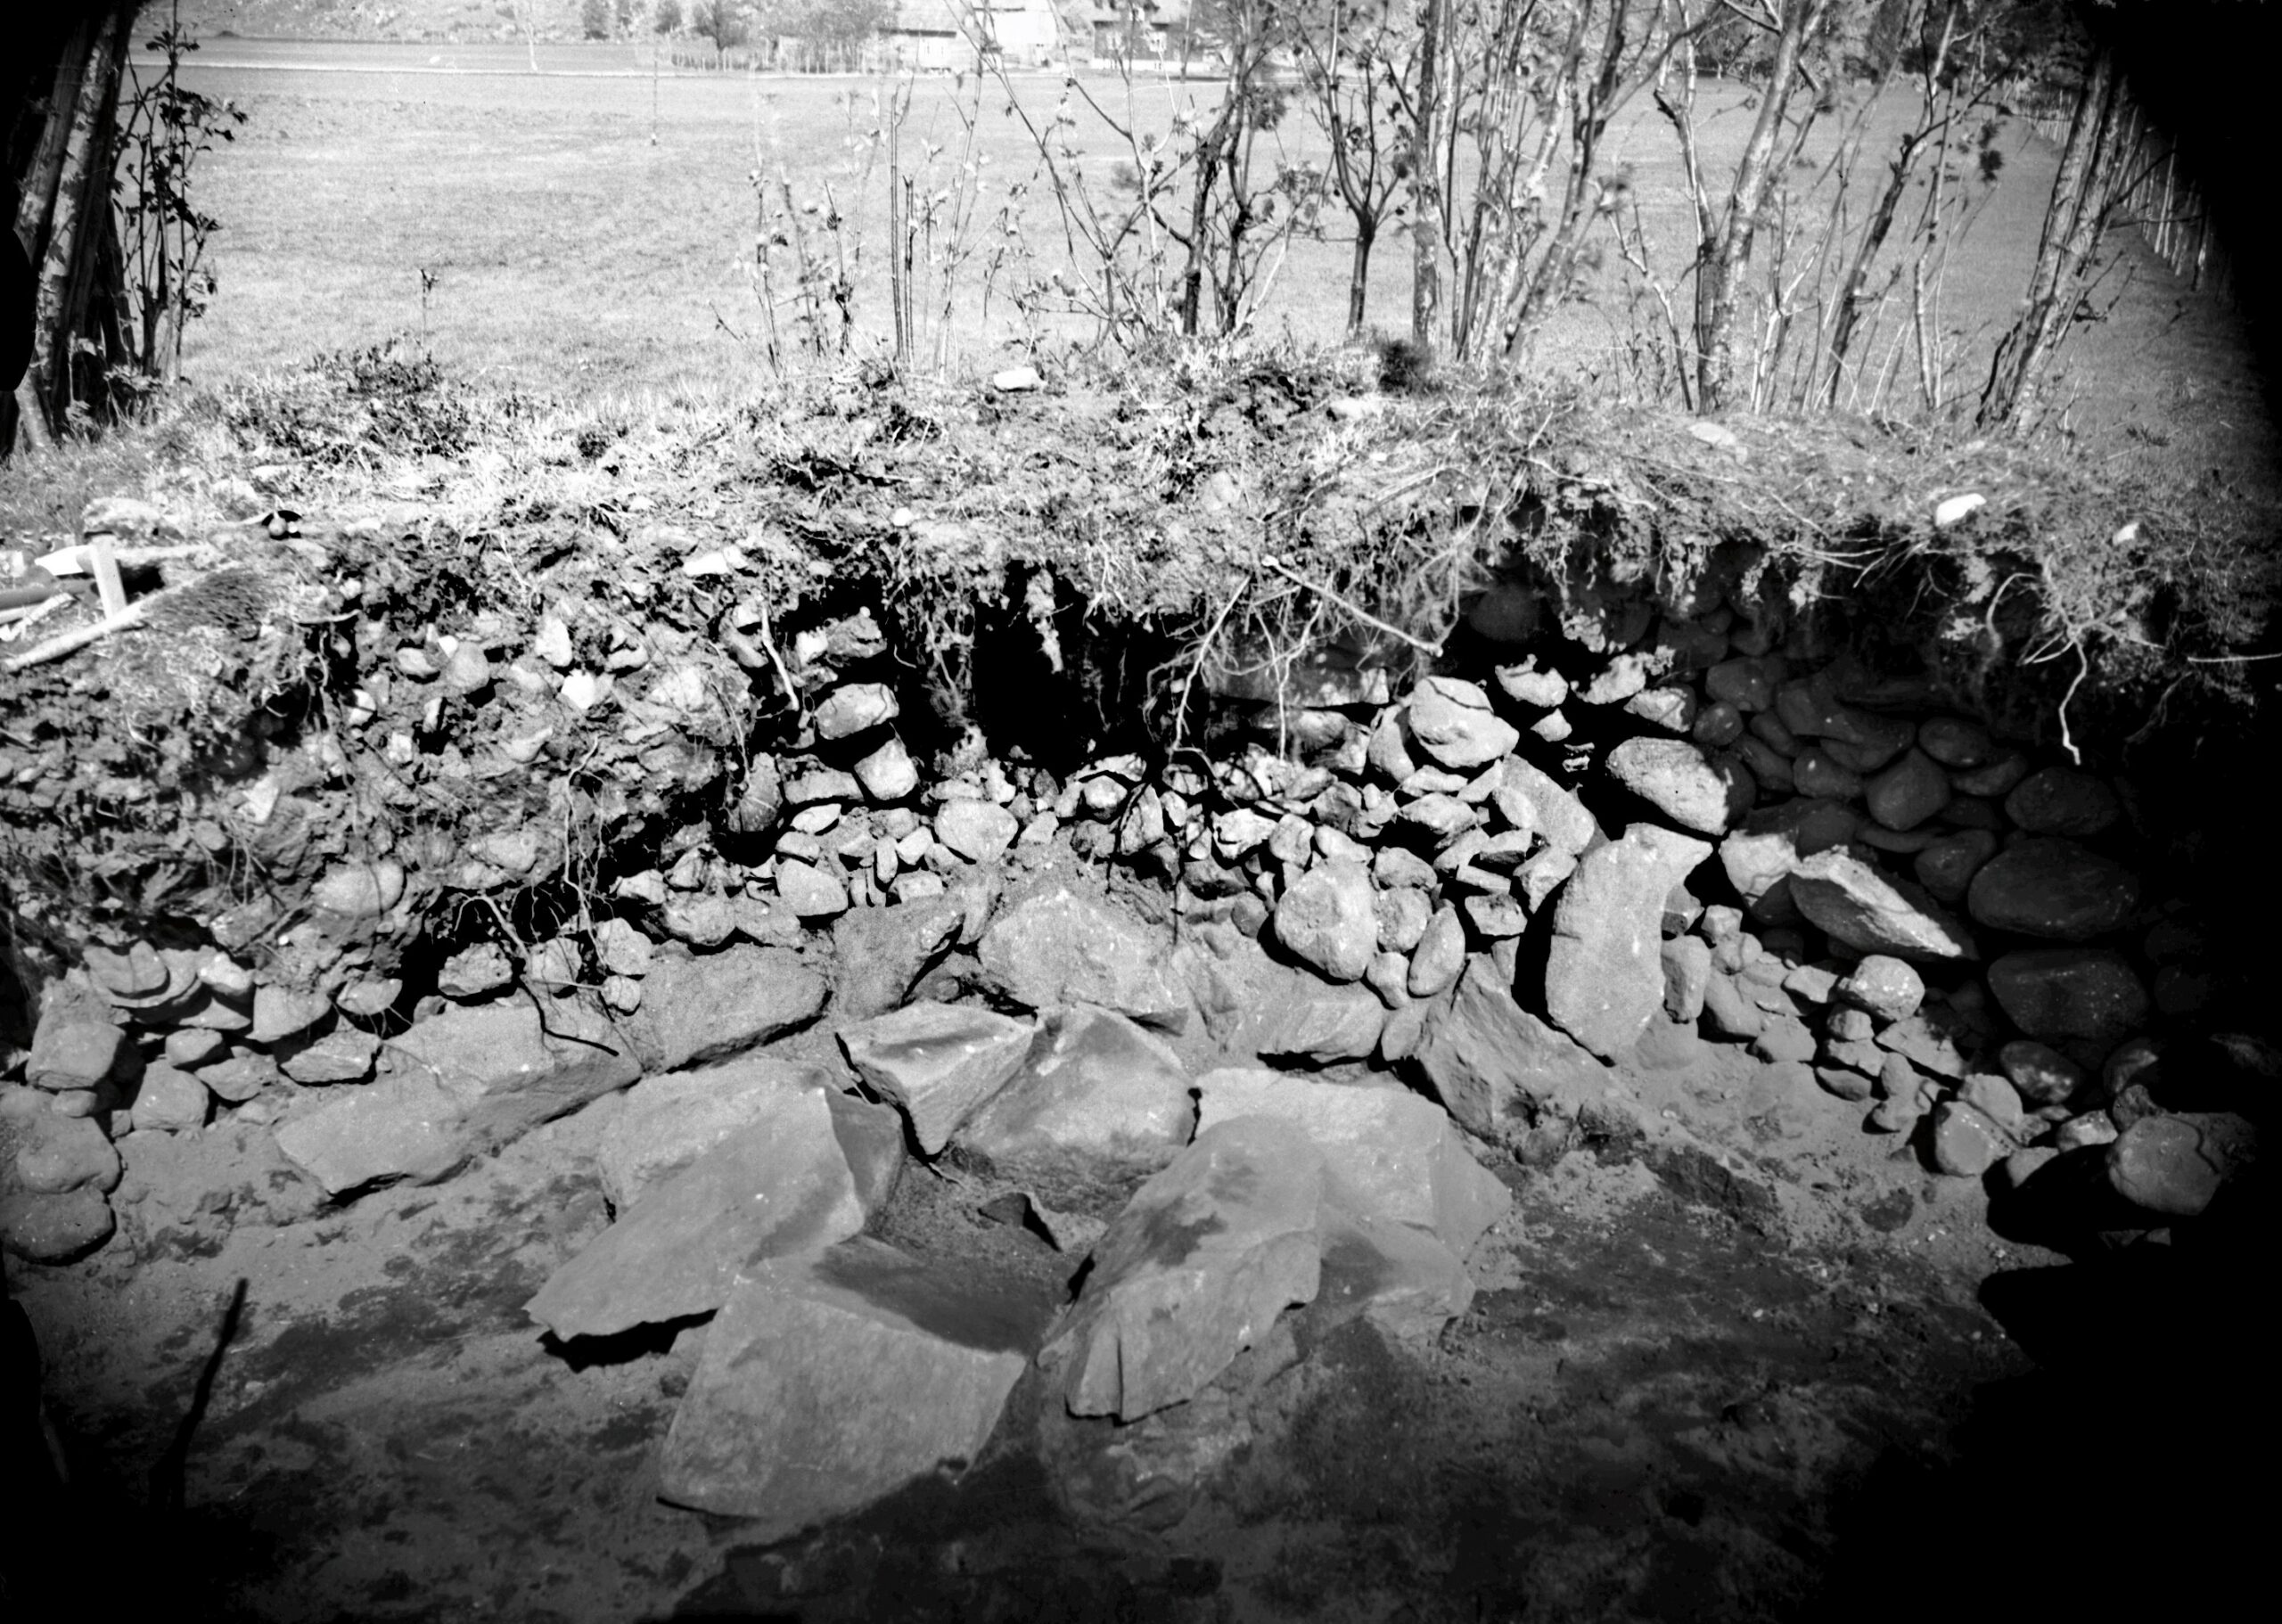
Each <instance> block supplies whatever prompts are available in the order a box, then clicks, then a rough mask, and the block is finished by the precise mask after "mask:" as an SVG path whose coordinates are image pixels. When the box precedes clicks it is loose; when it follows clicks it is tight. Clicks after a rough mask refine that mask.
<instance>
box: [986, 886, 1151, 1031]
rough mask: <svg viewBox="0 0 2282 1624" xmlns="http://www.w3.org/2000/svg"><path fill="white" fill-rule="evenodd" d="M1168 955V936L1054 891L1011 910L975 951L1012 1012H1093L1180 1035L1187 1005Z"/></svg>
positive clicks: (1095, 904)
mask: <svg viewBox="0 0 2282 1624" xmlns="http://www.w3.org/2000/svg"><path fill="white" fill-rule="evenodd" d="M1171 949H1172V943H1171V941H1170V939H1169V938H1168V937H1167V936H1166V934H1165V933H1163V932H1162V931H1153V930H1152V929H1150V928H1149V927H1148V926H1146V925H1144V924H1143V923H1141V922H1140V921H1139V920H1137V919H1136V918H1134V917H1133V916H1132V915H1130V914H1127V913H1125V912H1123V911H1121V910H1120V909H1117V908H1113V907H1111V906H1108V905H1107V904H1105V903H1103V902H1098V901H1096V900H1095V899H1094V898H1089V897H1082V896H1079V894H1078V893H1077V892H1075V891H1073V890H1071V889H1070V888H1069V887H1068V886H1066V885H1057V886H1050V887H1047V888H1045V889H1042V890H1037V891H1033V892H1032V893H1031V894H1030V895H1029V896H1027V897H1025V898H1022V899H1021V900H1019V901H1017V902H1015V903H1014V905H1013V906H1011V907H1009V908H1008V909H1007V910H1006V913H1004V914H1003V915H1000V916H999V917H998V920H997V923H994V924H993V925H992V926H991V927H990V929H989V931H985V932H984V933H983V937H982V940H981V944H980V946H979V947H977V949H976V951H977V955H978V956H980V957H981V960H982V968H983V972H984V973H985V974H987V975H988V976H989V978H990V980H991V982H992V984H993V985H994V986H995V987H997V989H998V990H999V991H1000V992H1002V993H1004V994H1005V995H1006V997H1009V998H1011V999H1013V1000H1014V1002H1015V1003H1017V1004H1022V1005H1028V1006H1029V1007H1030V1008H1031V1009H1047V1008H1050V1007H1052V1006H1053V1005H1058V1004H1094V1005H1100V1006H1101V1007H1102V1008H1104V1009H1113V1010H1115V1011H1116V1012H1117V1013H1119V1014H1120V1015H1126V1016H1129V1017H1130V1018H1131V1019H1133V1020H1136V1021H1141V1022H1143V1023H1145V1024H1146V1025H1149V1026H1153V1027H1158V1028H1161V1029H1164V1030H1167V1031H1171V1032H1176V1033H1178V1032H1180V1031H1184V1030H1186V1029H1187V1026H1188V1017H1189V1007H1190V1005H1189V999H1188V992H1187V989H1186V988H1184V987H1183V986H1182V985H1181V980H1180V977H1179V976H1178V975H1177V974H1175V973H1174V972H1173V969H1172V965H1171V962H1170V954H1171Z"/></svg>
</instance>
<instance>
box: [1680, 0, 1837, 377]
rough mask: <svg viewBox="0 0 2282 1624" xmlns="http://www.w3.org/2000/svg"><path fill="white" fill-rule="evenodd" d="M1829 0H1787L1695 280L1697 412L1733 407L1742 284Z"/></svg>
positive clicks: (1741, 311)
mask: <svg viewBox="0 0 2282 1624" xmlns="http://www.w3.org/2000/svg"><path fill="white" fill-rule="evenodd" d="M1824 3H1825V0H1787V4H1785V7H1784V10H1783V28H1782V32H1781V33H1779V34H1778V35H1777V36H1776V41H1775V62H1774V65H1773V66H1772V67H1771V68H1769V70H1768V75H1767V83H1766V84H1765V85H1764V86H1762V87H1761V91H1760V103H1759V118H1758V119H1757V121H1756V122H1755V123H1753V126H1752V132H1751V138H1750V140H1749V141H1747V142H1745V143H1744V155H1743V160H1742V161H1741V162H1739V163H1738V164H1736V182H1735V186H1734V188H1733V189H1732V190H1731V191H1730V192H1729V193H1728V209H1727V214H1726V216H1725V217H1724V218H1723V219H1722V220H1721V222H1720V233H1719V241H1718V242H1716V243H1712V242H1707V243H1705V244H1704V245H1703V246H1704V249H1705V250H1706V251H1705V252H1704V254H1703V261H1702V267H1701V268H1700V269H1699V271H1698V272H1697V275H1696V281H1695V349H1696V363H1695V365H1696V376H1695V400H1696V409H1697V410H1699V411H1702V412H1705V413H1712V412H1717V411H1720V410H1721V409H1723V408H1724V407H1725V406H1728V398H1729V396H1730V395H1731V394H1732V393H1733V392H1734V387H1735V378H1736V324H1737V323H1738V322H1739V321H1740V319H1741V317H1742V314H1743V300H1742V298H1741V289H1742V283H1743V277H1744V268H1745V267H1747V266H1748V265H1749V264H1750V263H1751V249H1752V240H1753V236H1754V235H1755V234H1756V233H1757V232H1758V230H1759V217H1760V213H1761V210H1762V209H1765V208H1766V207H1767V198H1768V193H1769V192H1770V191H1771V190H1772V189H1773V187H1774V185H1775V180H1776V168H1775V162H1774V159H1775V143H1776V138H1777V135H1780V134H1781V133H1782V128H1783V119H1784V116H1785V113H1787V112H1788V111H1789V110H1790V105H1791V95H1792V93H1793V92H1794V90H1796V89H1797V87H1798V82H1799V57H1800V55H1801V53H1802V50H1803V49H1804V47H1805V45H1806V39H1807V36H1808V35H1809V34H1810V33H1811V32H1812V31H1813V29H1814V28H1815V25H1816V24H1817V23H1818V21H1820V20H1821V16H1822V12H1823V7H1824Z"/></svg>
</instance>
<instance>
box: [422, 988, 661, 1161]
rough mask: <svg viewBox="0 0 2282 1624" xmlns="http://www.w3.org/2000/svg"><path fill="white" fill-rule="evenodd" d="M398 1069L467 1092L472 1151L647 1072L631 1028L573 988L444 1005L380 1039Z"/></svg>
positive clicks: (463, 1095) (463, 1098) (464, 1114)
mask: <svg viewBox="0 0 2282 1624" xmlns="http://www.w3.org/2000/svg"><path fill="white" fill-rule="evenodd" d="M382 1066H383V1068H384V1069H385V1070H387V1071H388V1072H390V1073H393V1074H398V1075H402V1074H405V1073H406V1072H408V1071H409V1072H421V1071H424V1072H426V1073H427V1074H428V1075H430V1076H431V1077H432V1078H433V1079H436V1080H437V1082H438V1083H439V1086H440V1087H443V1088H444V1089H445V1090H446V1091H447V1092H448V1093H449V1094H450V1095H453V1096H455V1097H456V1099H457V1100H458V1101H459V1102H460V1114H461V1118H462V1120H461V1126H460V1130H459V1131H460V1133H461V1135H462V1136H463V1137H464V1139H465V1141H466V1142H467V1152H468V1153H470V1154H472V1153H473V1152H477V1151H481V1150H489V1149H491V1148H493V1147H494V1146H497V1145H501V1144H507V1143H509V1142H510V1141H512V1140H514V1139H518V1138H521V1136H523V1135H524V1134H526V1133H529V1131H530V1130H531V1129H532V1128H537V1127H538V1125H539V1124H540V1123H542V1122H546V1121H549V1120H553V1119H554V1118H555V1117H559V1116H562V1114H563V1113H565V1112H566V1111H575V1110H577V1109H578V1108H579V1106H581V1105H584V1104H585V1103H587V1101H589V1100H596V1099H600V1098H601V1097H602V1096H603V1095H605V1094H609V1093H611V1092H612V1091H613V1090H615V1089H619V1088H623V1087H626V1086H627V1084H628V1083H630V1082H632V1081H633V1080H634V1079H636V1078H637V1077H639V1076H641V1075H642V1070H643V1068H642V1065H641V1062H639V1061H638V1060H637V1059H636V1057H635V1055H634V1054H633V1053H632V1051H631V1048H630V1046H629V1045H628V1042H627V1039H626V1038H625V1037H624V1036H623V1035H622V1034H621V1033H620V1031H619V1030H618V1029H616V1028H615V1027H613V1026H612V1024H611V1022H610V1021H608V1020H607V1019H605V1018H604V1017H603V1015H601V1014H600V1013H597V1012H596V1011H595V1010H592V1009H590V1008H588V1007H587V1006H586V1005H582V1004H579V1003H578V1002H577V1001H575V1000H573V999H570V998H560V999H551V1000H549V1001H548V1006H547V1008H546V1013H545V1015H544V1017H542V1015H541V1013H540V1011H539V1010H538V1007H536V1006H535V1005H533V1004H532V1003H531V1001H530V1000H529V999H527V998H511V999H506V1000H503V1001H502V1002H500V1003H497V1004H484V1005H476V1006H474V1007H472V1008H464V1009H451V1010H446V1011H445V1012H444V1013H442V1014H440V1015H438V1016H436V1017H434V1018H433V1019H432V1020H428V1021H421V1022H419V1023H418V1024H417V1025H415V1026H414V1027H413V1028H411V1029H409V1030H408V1031H406V1032H405V1033H403V1034H402V1035H401V1036H399V1037H396V1038H390V1039H389V1040H388V1041H387V1042H386V1043H384V1044H383V1045H382Z"/></svg>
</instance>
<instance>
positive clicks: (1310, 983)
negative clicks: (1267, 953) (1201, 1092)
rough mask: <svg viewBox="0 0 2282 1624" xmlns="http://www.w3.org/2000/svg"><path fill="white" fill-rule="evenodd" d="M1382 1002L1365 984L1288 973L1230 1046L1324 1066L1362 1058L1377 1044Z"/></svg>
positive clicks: (1384, 1013)
mask: <svg viewBox="0 0 2282 1624" xmlns="http://www.w3.org/2000/svg"><path fill="white" fill-rule="evenodd" d="M1386 1023H1387V1006H1386V1005H1384V1004H1383V1003H1382V1002H1381V1001H1380V999H1379V997H1378V995H1377V994H1375V993H1374V992H1373V991H1371V989H1370V988H1367V987H1362V986H1348V987H1333V986H1330V985H1328V984H1327V983H1326V982H1323V981H1319V980H1316V978H1315V977H1313V976H1311V975H1308V974H1306V973H1304V972H1295V973H1293V975H1292V976H1291V978H1290V980H1288V981H1287V982H1286V983H1285V985H1284V986H1283V987H1281V988H1276V989H1275V996H1274V997H1272V998H1271V999H1270V1001H1269V1002H1268V1003H1267V1004H1266V1005H1263V1006H1261V1007H1259V1008H1257V1009H1255V1010H1254V1011H1253V1012H1252V1014H1251V1016H1250V1017H1249V1018H1247V1019H1246V1020H1245V1021H1244V1023H1243V1025H1242V1026H1241V1027H1240V1028H1239V1029H1238V1035H1237V1039H1236V1044H1235V1046H1236V1047H1239V1048H1244V1047H1249V1048H1250V1049H1251V1050H1252V1052H1253V1053H1254V1054H1260V1055H1262V1056H1264V1057H1268V1058H1273V1059H1276V1060H1282V1061H1290V1062H1301V1063H1304V1064H1308V1065H1317V1066H1325V1065H1330V1064H1332V1063H1334V1062H1337V1061H1342V1060H1364V1059H1367V1058H1368V1057H1369V1055H1370V1054H1371V1051H1372V1050H1374V1049H1375V1048H1377V1047H1378V1046H1379V1034H1380V1033H1381V1032H1382V1031H1383V1030H1384V1029H1385V1027H1386Z"/></svg>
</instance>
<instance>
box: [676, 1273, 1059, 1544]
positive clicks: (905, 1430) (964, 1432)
mask: <svg viewBox="0 0 2282 1624" xmlns="http://www.w3.org/2000/svg"><path fill="white" fill-rule="evenodd" d="M1052 1311H1053V1305H1052V1302H1051V1300H1049V1299H1047V1298H1046V1297H1045V1296H1044V1295H1043V1294H1042V1293H1040V1292H1038V1291H1037V1290H1036V1289H1035V1288H1034V1287H1030V1286H1029V1285H1027V1284H1014V1283H1011V1282H1006V1281H1003V1280H999V1279H997V1278H994V1277H992V1276H990V1275H987V1274H985V1273H984V1272H983V1271H981V1270H980V1269H978V1268H971V1267H970V1268H949V1267H943V1266H940V1265H935V1266H931V1265H927V1264H923V1263H921V1262H919V1261H918V1260H916V1259H913V1258H910V1257H908V1256H907V1255H905V1254H904V1253H902V1252H899V1251H896V1250H895V1249H894V1248H893V1247H891V1246H888V1245H886V1244H885V1243H882V1242H879V1241H875V1240H872V1239H870V1238H869V1237H859V1238H858V1239H854V1240H850V1241H846V1242H843V1243H841V1244H839V1245H837V1246H833V1247H831V1248H829V1249H826V1250H824V1251H811V1252H805V1253H802V1254H800V1255H799V1256H795V1257H786V1258H780V1259H772V1260H770V1261H768V1262H766V1263H763V1264H760V1265H759V1266H758V1267H755V1268H753V1269H752V1270H751V1271H750V1273H748V1274H747V1275H744V1276H743V1277H742V1278H741V1279H740V1280H739V1282H738V1284H737V1285H736V1288H735V1292H733V1293H732V1295H731V1296H730V1298H729V1300H728V1302H727V1304H726V1306H725V1307H724V1308H723V1309H722V1311H721V1313H720V1315H719V1316H718V1317H717V1318H716V1319H715V1320H714V1322H713V1325H712V1327H711V1329H710V1331H709V1332H708V1333H707V1335H706V1339H705V1351H704V1354H703V1357H702V1358H701V1359H700V1361H699V1364H698V1368H697V1374H696V1376H695V1377H694V1380H693V1381H692V1382H691V1383H690V1387H689V1391H688V1393H687V1394H686V1395H685V1397H684V1398H683V1399H682V1402H681V1407H680V1408H679V1409H678V1410H677V1412H676V1413H675V1415H674V1421H673V1426H672V1428H671V1429H670V1430H669V1431H668V1433H667V1435H666V1445H665V1452H664V1459H663V1461H662V1463H661V1472H660V1477H661V1483H660V1492H661V1495H662V1497H664V1498H665V1499H667V1500H669V1501H670V1502H672V1503H673V1504H675V1505H686V1506H691V1507H694V1508H695V1509H696V1510H699V1511H707V1512H713V1513H718V1514H721V1515H725V1516H735V1517H750V1518H753V1519H756V1520H757V1521H759V1525H760V1526H759V1530H757V1532H758V1533H759V1536H760V1537H761V1538H764V1539H768V1540H774V1539H777V1538H783V1537H784V1536H785V1535H788V1534H792V1533H795V1532H798V1531H799V1530H801V1529H804V1528H808V1527H810V1526H812V1525H813V1524H815V1523H817V1522H821V1521H825V1519H827V1518H830V1517H834V1516H838V1515H840V1514H841V1513H846V1512H850V1511H854V1510H856V1509H857V1508H858V1507H860V1506H863V1505H868V1504H870V1503H871V1502H872V1501H874V1500H876V1499H878V1498H879V1497H881V1496H882V1495H885V1494H889V1493H891V1492H893V1491H894V1490H895V1489H899V1488H901V1487H902V1486H903V1485H904V1484H906V1483H908V1482H910V1481H911V1480H913V1479H915V1478H918V1477H923V1476H924V1475H926V1474H927V1473H929V1472H934V1471H936V1470H937V1469H939V1468H940V1467H942V1466H944V1465H947V1464H948V1465H953V1466H957V1465H964V1464H967V1463H969V1462H972V1461H973V1460H974V1459H975V1457H976V1456H979V1455H980V1454H981V1451H982V1446H983V1444H984V1443H985V1442H986V1441H987V1440H988V1439H989V1436H990V1433H991V1430H992V1429H993V1428H994V1427H996V1426H997V1424H998V1416H999V1414H1000V1412H1001V1411H1002V1410H1003V1409H1004V1408H1005V1407H1006V1395H1007V1394H1008V1393H1009V1392H1010V1391H1011V1390H1013V1388H1014V1382H1016V1380H1017V1379H1019V1378H1020V1377H1021V1375H1022V1371H1023V1369H1024V1368H1025V1367H1026V1366H1028V1365H1029V1363H1030V1356H1031V1353H1032V1352H1033V1350H1034V1349H1036V1348H1037V1346H1038V1341H1039V1339H1040V1337H1042V1336H1043V1334H1044V1333H1045V1331H1046V1329H1047V1324H1048V1322H1049V1319H1050V1317H1051V1315H1052Z"/></svg>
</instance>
